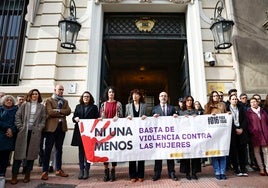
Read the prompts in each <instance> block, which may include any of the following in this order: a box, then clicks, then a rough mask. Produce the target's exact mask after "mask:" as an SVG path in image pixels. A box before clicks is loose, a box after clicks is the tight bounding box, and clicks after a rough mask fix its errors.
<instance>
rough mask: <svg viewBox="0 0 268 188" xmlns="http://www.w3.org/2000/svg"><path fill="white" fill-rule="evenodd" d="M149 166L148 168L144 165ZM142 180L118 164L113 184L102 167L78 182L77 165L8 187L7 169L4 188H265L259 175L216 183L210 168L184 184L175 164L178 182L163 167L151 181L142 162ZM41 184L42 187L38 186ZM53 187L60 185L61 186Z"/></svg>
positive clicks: (35, 174) (36, 169)
mask: <svg viewBox="0 0 268 188" xmlns="http://www.w3.org/2000/svg"><path fill="white" fill-rule="evenodd" d="M148 163H149V164H148ZM146 164H147V165H146V167H145V180H144V182H142V183H141V182H135V183H131V182H130V181H129V177H128V163H118V166H117V167H116V178H117V179H116V181H115V182H103V175H104V168H103V165H102V164H93V165H92V166H91V169H90V178H89V179H87V180H78V179H77V175H78V172H79V168H78V165H63V170H64V171H65V172H66V173H69V177H67V178H62V177H57V176H55V174H54V173H50V174H49V179H48V180H47V181H43V180H41V179H40V176H41V171H42V169H41V167H38V166H35V167H34V169H33V171H32V174H31V181H30V182H29V183H23V182H22V180H23V177H24V176H23V175H22V174H19V176H18V179H19V183H18V184H16V185H11V184H10V179H11V167H9V168H8V169H7V177H6V188H36V187H38V188H56V187H57V188H68V187H69V185H74V186H70V187H76V188H113V187H114V188H120V187H122V188H123V187H124V188H126V187H139V188H145V187H146V188H160V187H161V188H173V187H182V188H188V187H190V188H191V187H198V188H209V187H212V188H217V187H224V188H226V187H227V188H228V187H232V188H233V187H235V188H237V187H241V188H243V187H245V188H257V187H259V188H264V187H268V176H260V175H259V172H257V171H255V172H249V177H236V175H235V174H234V173H233V172H232V171H227V178H228V179H227V180H217V179H216V178H214V175H213V168H212V166H206V167H202V173H199V174H198V177H199V179H198V180H190V181H189V180H187V179H186V178H185V175H184V174H181V173H179V164H178V163H175V164H176V175H177V176H178V178H179V181H172V180H171V179H169V178H168V175H167V168H166V164H163V171H162V176H161V179H160V180H158V181H155V182H154V181H152V180H151V178H152V176H153V163H152V162H151V161H150V162H149V161H148V162H147V161H146ZM42 183H43V184H42ZM53 184H63V185H62V186H58V185H53Z"/></svg>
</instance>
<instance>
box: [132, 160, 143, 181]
mask: <svg viewBox="0 0 268 188" xmlns="http://www.w3.org/2000/svg"><path fill="white" fill-rule="evenodd" d="M137 163H138V169H137V165H136V164H137ZM144 163H145V161H137V162H136V161H130V162H129V177H130V179H133V178H144Z"/></svg>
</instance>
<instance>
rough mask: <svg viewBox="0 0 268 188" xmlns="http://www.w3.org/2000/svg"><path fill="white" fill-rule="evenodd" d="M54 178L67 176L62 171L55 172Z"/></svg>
mask: <svg viewBox="0 0 268 188" xmlns="http://www.w3.org/2000/svg"><path fill="white" fill-rule="evenodd" d="M55 174H56V176H60V177H68V176H69V175H68V174H66V173H64V172H63V170H57V171H56V173H55Z"/></svg>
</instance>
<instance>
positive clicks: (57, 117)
mask: <svg viewBox="0 0 268 188" xmlns="http://www.w3.org/2000/svg"><path fill="white" fill-rule="evenodd" d="M45 106H46V112H47V116H48V117H47V120H46V126H45V131H46V132H54V131H55V130H56V128H57V126H58V124H59V121H61V122H62V131H64V132H66V131H67V130H68V128H67V121H66V116H68V115H70V114H71V108H70V106H69V104H68V101H67V100H64V101H63V105H62V109H61V110H60V112H58V111H55V109H57V106H58V102H57V100H55V99H54V98H52V97H50V98H48V99H47V100H46V102H45Z"/></svg>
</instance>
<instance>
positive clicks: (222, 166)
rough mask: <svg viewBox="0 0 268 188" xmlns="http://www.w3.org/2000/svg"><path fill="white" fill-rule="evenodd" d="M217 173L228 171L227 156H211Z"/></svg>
mask: <svg viewBox="0 0 268 188" xmlns="http://www.w3.org/2000/svg"><path fill="white" fill-rule="evenodd" d="M211 160H212V165H213V169H214V173H215V175H220V174H224V175H225V171H226V156H222V157H211Z"/></svg>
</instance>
